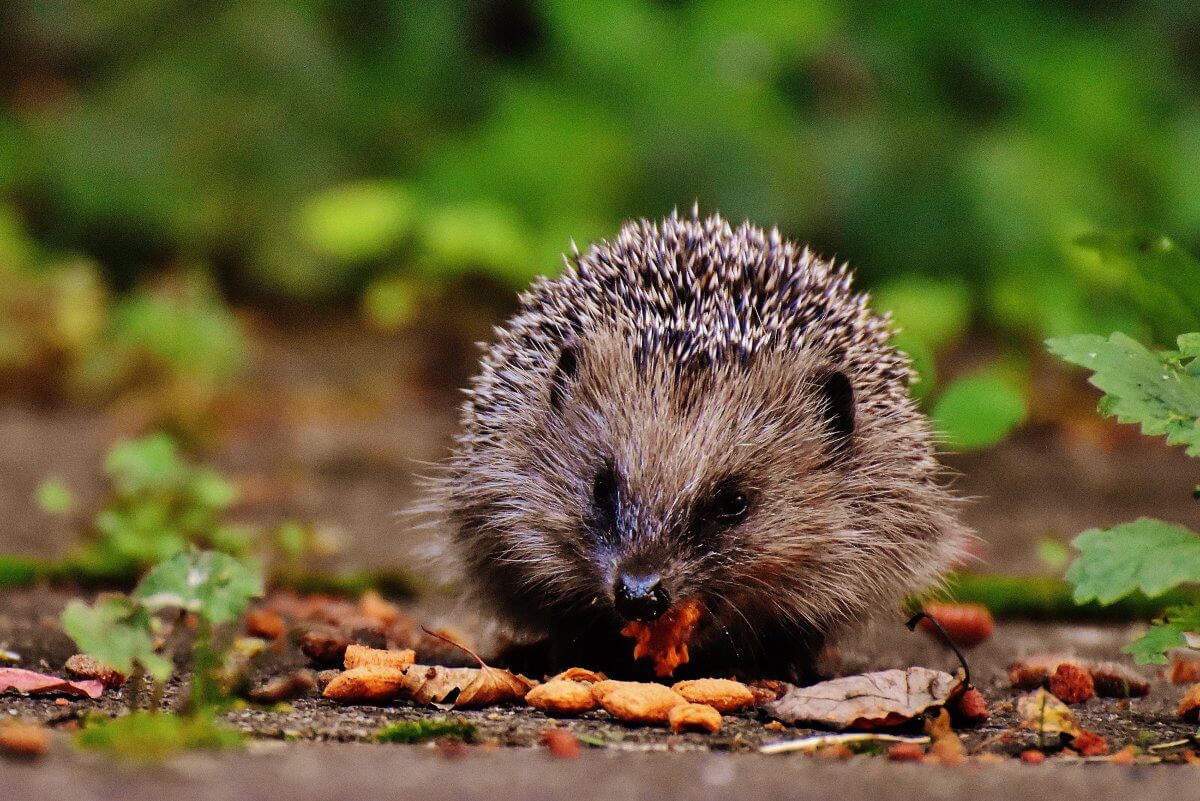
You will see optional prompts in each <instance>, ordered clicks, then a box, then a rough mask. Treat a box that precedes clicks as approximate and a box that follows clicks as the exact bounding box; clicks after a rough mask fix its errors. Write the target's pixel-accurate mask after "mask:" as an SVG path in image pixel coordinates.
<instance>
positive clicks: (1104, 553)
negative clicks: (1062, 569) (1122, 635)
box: [1066, 518, 1200, 604]
mask: <svg viewBox="0 0 1200 801" xmlns="http://www.w3.org/2000/svg"><path fill="white" fill-rule="evenodd" d="M1074 545H1075V547H1076V548H1078V549H1079V552H1080V553H1079V557H1078V558H1077V559H1076V560H1075V561H1074V562H1073V563H1072V564H1071V566H1070V568H1068V569H1067V574H1066V578H1067V581H1069V582H1071V584H1073V585H1074V586H1075V601H1076V602H1077V603H1087V602H1088V601H1091V600H1096V601H1098V602H1099V603H1102V604H1111V603H1113V602H1114V601H1118V600H1120V599H1121V598H1124V597H1125V596H1127V595H1129V594H1131V593H1133V592H1134V591H1138V590H1140V591H1141V592H1143V593H1145V594H1146V595H1148V596H1150V597H1154V596H1156V595H1160V594H1162V593H1164V592H1166V591H1167V590H1169V589H1171V588H1172V587H1175V586H1177V585H1179V584H1183V583H1195V582H1200V537H1198V536H1197V535H1196V534H1194V533H1192V532H1191V531H1189V530H1188V529H1186V528H1184V527H1183V526H1175V525H1171V524H1169V523H1164V522H1162V521H1161V520H1151V519H1149V518H1141V519H1139V520H1136V521H1134V522H1132V523H1124V524H1122V525H1119V526H1114V527H1113V528H1109V529H1090V530H1088V531H1085V532H1083V533H1082V534H1080V535H1079V536H1078V537H1076V538H1075V541H1074Z"/></svg>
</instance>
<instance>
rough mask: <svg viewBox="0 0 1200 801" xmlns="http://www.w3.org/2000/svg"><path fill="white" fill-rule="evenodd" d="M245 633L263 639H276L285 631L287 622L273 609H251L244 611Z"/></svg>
mask: <svg viewBox="0 0 1200 801" xmlns="http://www.w3.org/2000/svg"><path fill="white" fill-rule="evenodd" d="M246 633H247V634H249V635H251V636H253V637H262V638H263V639H264V640H278V639H279V638H280V637H282V636H283V635H284V634H286V633H287V623H286V622H285V621H284V619H283V615H281V614H279V613H278V612H276V611H275V610H274V609H261V608H260V609H251V610H250V611H249V612H248V613H246Z"/></svg>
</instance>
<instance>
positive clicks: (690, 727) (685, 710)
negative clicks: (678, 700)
mask: <svg viewBox="0 0 1200 801" xmlns="http://www.w3.org/2000/svg"><path fill="white" fill-rule="evenodd" d="M667 722H669V723H670V724H671V731H673V732H684V731H699V732H707V733H708V734H716V733H717V732H719V731H720V730H721V713H720V711H718V710H717V708H716V707H713V706H709V705H708V704H691V703H687V704H677V705H675V706H673V707H671V711H670V712H668V713H667Z"/></svg>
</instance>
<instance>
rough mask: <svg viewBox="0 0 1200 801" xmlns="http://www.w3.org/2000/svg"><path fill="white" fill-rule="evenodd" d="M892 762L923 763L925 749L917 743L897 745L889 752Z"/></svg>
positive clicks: (888, 755)
mask: <svg viewBox="0 0 1200 801" xmlns="http://www.w3.org/2000/svg"><path fill="white" fill-rule="evenodd" d="M887 757H888V760H889V761H891V762H923V761H924V760H925V749H924V748H922V747H921V746H919V745H917V744H916V743H896V744H895V745H893V746H892V747H891V748H889V749H888V752H887Z"/></svg>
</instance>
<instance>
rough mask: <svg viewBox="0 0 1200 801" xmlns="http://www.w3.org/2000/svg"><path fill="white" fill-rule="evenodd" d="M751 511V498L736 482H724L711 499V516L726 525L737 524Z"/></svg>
mask: <svg viewBox="0 0 1200 801" xmlns="http://www.w3.org/2000/svg"><path fill="white" fill-rule="evenodd" d="M749 513H750V499H749V498H748V497H747V496H746V493H744V492H742V490H741V489H739V488H738V486H737V485H736V484H733V483H731V482H726V483H723V484H722V485H721V486H719V487H718V488H717V491H716V492H715V493H714V494H713V496H712V500H711V501H709V516H710V517H711V519H713V520H715V521H716V522H718V523H720V524H721V525H724V526H735V525H737V524H738V523H740V522H742V521H743V520H745V519H746V515H747V514H749Z"/></svg>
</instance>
